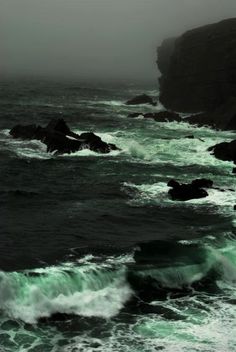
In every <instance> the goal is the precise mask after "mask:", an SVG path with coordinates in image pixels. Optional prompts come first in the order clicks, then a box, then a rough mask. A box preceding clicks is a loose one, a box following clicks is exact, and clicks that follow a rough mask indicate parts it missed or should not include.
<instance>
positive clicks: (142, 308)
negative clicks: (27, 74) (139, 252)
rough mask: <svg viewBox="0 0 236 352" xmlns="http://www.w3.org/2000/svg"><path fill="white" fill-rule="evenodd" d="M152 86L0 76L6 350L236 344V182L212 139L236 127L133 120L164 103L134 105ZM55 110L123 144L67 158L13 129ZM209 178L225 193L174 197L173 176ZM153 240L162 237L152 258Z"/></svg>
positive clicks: (79, 128) (0, 337) (0, 299)
mask: <svg viewBox="0 0 236 352" xmlns="http://www.w3.org/2000/svg"><path fill="white" fill-rule="evenodd" d="M141 93H147V94H150V95H152V96H153V97H154V98H155V99H157V98H158V90H157V88H156V87H155V86H148V85H143V86H138V85H127V84H126V85H119V86H118V85H100V84H80V83H78V82H77V83H75V82H74V83H57V82H46V81H39V82H31V81H8V82H1V83H0V160H1V163H0V209H1V222H0V268H1V271H0V351H1V352H9V351H10V352H13V351H14V352H18V351H20V352H28V351H30V352H36V351H37V352H72V351H73V352H78V351H80V352H82V351H83V352H85V351H86V352H90V351H99V352H100V351H105V352H106V351H112V352H113V351H117V352H118V351H119V352H120V351H122V352H123V351H124V352H125V351H134V352H139V351H142V352H144V351H145V352H152V351H167V352H172V351H173V352H174V351H181V352H182V351H184V352H185V351H186V352H195V351H201V352H213V351H219V352H220V351H225V352H231V351H236V324H235V321H236V291H235V287H236V239H235V235H236V230H235V226H236V218H235V212H234V211H233V205H234V204H236V195H235V192H234V191H235V190H236V182H235V176H234V175H233V174H232V167H233V164H232V163H230V162H223V161H220V160H217V159H215V158H214V157H213V156H212V155H210V153H209V152H208V151H207V149H208V147H210V146H212V145H214V144H216V143H218V142H221V141H230V140H232V139H235V132H230V131H227V132H224V131H223V132H222V131H215V130H212V129H210V128H197V127H194V126H190V125H188V124H187V123H185V122H182V123H177V122H170V123H157V122H155V121H153V120H147V119H146V120H144V119H142V118H140V117H139V118H135V119H132V118H127V115H128V114H129V113H131V112H136V111H138V112H139V111H140V112H149V111H158V110H161V109H162V107H161V105H160V104H158V105H157V107H149V106H146V105H143V106H138V107H137V106H136V107H130V106H126V105H125V104H124V102H125V101H126V100H127V99H128V98H131V97H133V96H135V95H137V94H141ZM52 118H64V119H65V121H66V122H67V123H68V125H69V126H70V127H71V129H72V130H73V131H75V132H78V133H80V132H84V131H93V132H94V133H96V134H98V135H99V136H101V137H102V139H103V140H104V141H106V142H110V143H114V144H116V145H117V146H118V147H119V148H120V149H121V151H113V152H111V153H110V154H107V155H100V154H97V153H95V152H92V151H89V150H83V151H80V152H77V153H74V154H71V155H65V156H55V155H52V154H48V153H46V147H45V146H44V145H43V144H42V143H41V142H39V141H21V140H16V139H15V140H13V139H12V138H11V137H10V135H9V130H10V129H11V128H12V127H13V126H14V125H16V124H18V123H21V124H32V123H36V124H41V125H46V124H47V123H48V122H49V121H50V120H51V119H52ZM188 135H194V136H195V137H196V138H195V139H188V138H184V137H185V136H188ZM199 177H204V178H210V179H212V180H213V181H214V184H215V185H216V186H217V187H219V188H222V189H224V190H225V191H224V192H222V191H220V190H217V189H211V190H209V196H208V197H207V198H205V199H198V200H193V201H188V202H185V203H183V202H174V201H172V200H170V199H169V197H168V189H169V188H168V187H167V185H166V184H167V182H168V180H170V179H171V178H176V179H178V180H179V181H181V182H189V181H192V180H193V179H194V178H199ZM144 241H145V242H150V241H156V242H154V243H153V245H150V248H149V249H148V251H149V250H150V253H149V252H147V253H146V256H147V258H148V261H149V262H148V264H147V263H146V264H143V265H140V264H137V263H136V262H135V257H134V251H135V250H136V249H137V248H138V244H139V243H140V242H144ZM163 241H164V242H163ZM138 288H139V289H140V288H141V289H140V290H141V291H142V295H141V296H140V295H139V294H138V293H137V290H138Z"/></svg>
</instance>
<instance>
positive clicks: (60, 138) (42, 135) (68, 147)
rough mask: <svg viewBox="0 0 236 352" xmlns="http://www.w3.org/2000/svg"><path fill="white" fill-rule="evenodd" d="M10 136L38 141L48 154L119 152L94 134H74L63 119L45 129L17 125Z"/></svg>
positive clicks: (51, 123)
mask: <svg viewBox="0 0 236 352" xmlns="http://www.w3.org/2000/svg"><path fill="white" fill-rule="evenodd" d="M10 135H11V136H12V137H13V138H21V139H27V140H32V139H38V140H40V141H41V142H42V143H44V144H45V145H46V146H47V152H51V153H56V154H70V153H74V152H76V151H79V150H82V149H90V150H93V151H95V152H97V153H103V154H104V153H109V152H110V151H111V150H118V148H117V147H116V146H115V145H114V144H110V143H105V142H104V141H102V139H101V138H100V137H98V136H96V135H95V134H94V133H92V132H89V133H82V134H81V135H78V134H76V133H74V132H72V131H71V130H70V129H69V127H68V126H67V124H66V123H65V121H64V120H63V119H58V120H52V121H50V122H49V124H48V125H47V126H46V127H45V128H43V127H41V126H36V125H28V126H23V125H17V126H15V127H13V128H12V129H11V131H10Z"/></svg>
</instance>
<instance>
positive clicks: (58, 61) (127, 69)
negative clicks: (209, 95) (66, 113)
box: [0, 0, 236, 81]
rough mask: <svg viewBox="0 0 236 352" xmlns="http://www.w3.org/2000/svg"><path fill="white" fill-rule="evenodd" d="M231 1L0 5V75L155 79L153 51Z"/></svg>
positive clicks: (235, 11)
mask: <svg viewBox="0 0 236 352" xmlns="http://www.w3.org/2000/svg"><path fill="white" fill-rule="evenodd" d="M229 17H236V0H0V43H1V44H0V77H1V76H3V75H4V76H8V75H9V76H33V77H49V78H50V77H53V78H54V77H61V78H68V79H70V78H73V79H77V78H83V79H88V80H93V79H94V80H103V81H104V80H118V79H121V80H146V81H149V80H150V81H151V80H154V79H156V78H157V76H158V70H157V67H156V49H157V46H159V45H160V44H161V42H162V41H163V40H164V39H165V38H167V37H173V36H178V35H180V34H181V33H183V32H185V31H186V30H188V29H191V28H194V27H197V26H200V25H203V24H208V23H212V22H216V21H219V20H222V19H225V18H229Z"/></svg>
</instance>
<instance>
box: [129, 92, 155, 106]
mask: <svg viewBox="0 0 236 352" xmlns="http://www.w3.org/2000/svg"><path fill="white" fill-rule="evenodd" d="M140 104H150V105H153V106H155V105H156V103H155V102H154V101H153V99H152V98H151V97H149V96H148V95H146V94H142V95H138V96H137V97H134V98H132V99H130V100H128V101H127V102H126V105H140Z"/></svg>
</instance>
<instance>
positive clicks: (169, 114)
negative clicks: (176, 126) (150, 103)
mask: <svg viewBox="0 0 236 352" xmlns="http://www.w3.org/2000/svg"><path fill="white" fill-rule="evenodd" d="M154 120H155V121H157V122H171V121H178V122H180V121H182V118H181V117H180V115H179V114H177V113H175V112H173V111H160V112H158V113H155V114H154Z"/></svg>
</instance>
